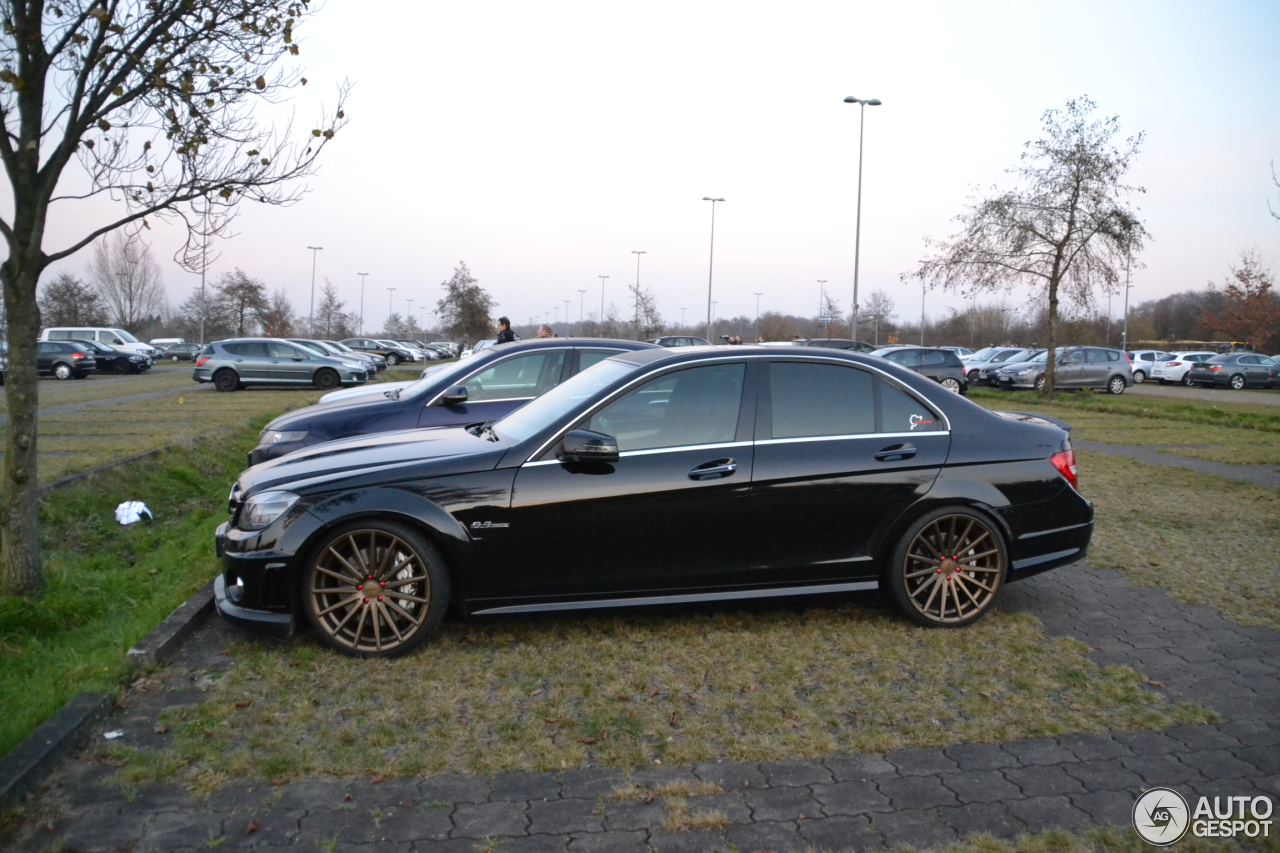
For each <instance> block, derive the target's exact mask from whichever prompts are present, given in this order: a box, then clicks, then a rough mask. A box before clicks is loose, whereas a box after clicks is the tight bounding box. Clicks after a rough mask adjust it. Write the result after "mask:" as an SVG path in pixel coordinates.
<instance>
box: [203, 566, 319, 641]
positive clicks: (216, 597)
mask: <svg viewBox="0 0 1280 853" xmlns="http://www.w3.org/2000/svg"><path fill="white" fill-rule="evenodd" d="M213 605H214V607H216V608H217V610H218V615H219V616H221V617H222V618H223V619H225V620H227V621H228V622H230V623H231V624H232V625H235V626H236V627H238V628H245V629H247V630H250V631H257V632H259V633H263V634H273V635H275V636H277V637H289V636H292V635H293V634H294V632H296V631H297V630H298V623H297V620H296V619H294V618H293V614H292V613H277V612H274V611H270V610H252V609H250V608H248V607H240V606H239V605H236V604H234V603H232V601H231V598H230V596H229V595H228V594H227V579H226V576H225V575H221V574H220V575H218V576H217V577H216V578H214V579H213Z"/></svg>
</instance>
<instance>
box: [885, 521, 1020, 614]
mask: <svg viewBox="0 0 1280 853" xmlns="http://www.w3.org/2000/svg"><path fill="white" fill-rule="evenodd" d="M1007 564H1008V560H1007V557H1006V550H1005V544H1004V539H1003V538H1001V536H1000V534H999V533H998V532H997V531H996V529H995V526H994V525H993V524H992V523H991V521H990V520H989V519H987V518H986V517H985V516H984V515H982V514H981V513H979V512H977V511H976V510H971V509H969V508H967V507H946V508H943V509H939V510H934V511H933V512H930V513H928V514H926V515H925V516H923V517H922V518H920V519H919V520H918V521H916V523H915V524H913V525H911V527H910V528H908V529H907V532H906V533H905V534H904V535H903V537H902V541H900V542H899V543H898V547H897V548H896V549H894V554H893V562H892V563H891V564H890V569H889V576H888V577H887V578H886V581H887V582H886V583H885V587H886V589H887V592H888V594H889V598H890V599H891V600H892V601H893V603H894V605H895V606H896V607H897V608H898V609H899V610H901V611H902V613H903V614H904V615H905V616H906V617H907V618H908V619H911V620H912V621H913V622H916V623H918V624H921V625H929V626H935V627H947V628H958V627H960V626H962V625H968V624H970V623H971V622H974V621H976V620H977V619H980V618H982V616H983V615H984V614H985V613H986V612H987V611H988V610H990V609H991V607H992V605H993V604H994V602H995V599H996V593H998V592H999V591H1000V586H1001V584H1002V583H1003V582H1004V576H1005V567H1006V565H1007Z"/></svg>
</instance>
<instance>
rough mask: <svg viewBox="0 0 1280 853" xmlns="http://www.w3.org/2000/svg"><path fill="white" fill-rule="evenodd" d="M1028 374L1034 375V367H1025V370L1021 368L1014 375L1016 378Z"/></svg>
mask: <svg viewBox="0 0 1280 853" xmlns="http://www.w3.org/2000/svg"><path fill="white" fill-rule="evenodd" d="M1028 373H1035V368H1034V367H1025V368H1023V369H1022V370H1019V371H1018V372H1017V373H1016V374H1015V375H1016V376H1026V375H1027V374H1028Z"/></svg>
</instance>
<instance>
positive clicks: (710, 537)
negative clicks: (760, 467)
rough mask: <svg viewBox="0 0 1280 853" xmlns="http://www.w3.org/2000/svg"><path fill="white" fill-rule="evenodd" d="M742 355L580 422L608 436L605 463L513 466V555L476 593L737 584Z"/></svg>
mask: <svg viewBox="0 0 1280 853" xmlns="http://www.w3.org/2000/svg"><path fill="white" fill-rule="evenodd" d="M748 373H749V370H748V365H747V364H746V363H745V362H744V361H729V362H723V361H721V362H716V363H713V364H701V365H696V366H690V367H683V368H677V369H673V370H670V371H667V372H665V373H663V374H661V375H659V376H657V377H654V378H651V379H648V380H646V381H644V382H642V383H640V384H639V385H638V386H635V387H633V388H632V389H630V390H628V391H626V392H624V393H622V394H621V395H620V396H619V397H617V398H615V399H614V400H613V401H612V402H610V403H609V404H607V405H605V406H603V407H602V408H600V409H599V410H597V411H596V412H595V413H594V414H591V415H588V416H587V417H585V418H583V420H582V421H581V422H580V423H579V424H576V425H575V426H576V427H577V428H581V429H589V430H593V431H595V432H601V433H605V434H607V435H611V436H614V437H615V438H616V439H617V442H618V449H619V451H620V458H619V459H618V461H617V462H616V463H612V464H602V463H596V464H591V465H587V464H578V463H564V462H560V461H559V460H558V459H556V458H555V456H554V448H553V449H552V450H549V451H548V452H547V453H545V454H544V455H543V458H541V459H539V460H537V461H534V462H530V463H525V464H524V465H523V466H522V467H521V468H520V470H519V472H518V473H517V474H516V479H515V485H514V490H513V493H512V501H511V511H510V518H511V521H510V523H511V530H512V534H513V535H512V537H511V541H512V543H513V546H512V547H513V552H512V554H511V557H510V559H511V560H512V561H514V562H513V565H514V564H520V565H524V566H525V567H526V570H525V571H523V572H521V573H519V575H520V576H519V577H518V578H517V577H513V575H512V573H510V572H509V571H508V572H503V573H502V575H501V578H502V580H501V581H498V580H497V577H498V576H497V575H494V576H492V578H493V580H491V581H490V580H487V579H486V578H482V579H480V580H479V582H478V585H479V587H480V590H479V592H480V594H481V595H482V596H489V597H497V596H553V595H557V594H563V593H564V592H566V591H569V590H573V591H575V592H577V593H588V594H590V595H595V596H601V595H619V594H649V595H663V594H674V593H678V592H680V591H693V590H705V589H713V588H715V587H720V586H724V585H728V584H734V583H739V582H740V581H741V576H742V573H743V571H744V569H745V568H746V553H747V540H748V534H747V510H748V499H749V497H750V491H751V467H752V446H751V429H752V422H753V420H754V393H752V391H751V388H750V387H749V386H748V383H747V382H746V378H747V375H748Z"/></svg>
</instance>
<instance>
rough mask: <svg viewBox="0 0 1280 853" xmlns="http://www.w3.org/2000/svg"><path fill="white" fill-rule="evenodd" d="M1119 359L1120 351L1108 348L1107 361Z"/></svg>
mask: <svg viewBox="0 0 1280 853" xmlns="http://www.w3.org/2000/svg"><path fill="white" fill-rule="evenodd" d="M1119 360H1120V353H1118V352H1116V351H1115V350H1113V349H1109V350H1107V361H1119Z"/></svg>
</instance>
